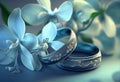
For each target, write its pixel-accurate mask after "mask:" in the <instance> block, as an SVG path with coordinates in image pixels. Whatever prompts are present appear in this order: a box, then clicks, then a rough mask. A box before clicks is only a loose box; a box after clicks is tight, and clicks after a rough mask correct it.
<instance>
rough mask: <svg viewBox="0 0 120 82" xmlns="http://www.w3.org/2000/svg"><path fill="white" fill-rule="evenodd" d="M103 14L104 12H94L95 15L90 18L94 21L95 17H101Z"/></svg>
mask: <svg viewBox="0 0 120 82" xmlns="http://www.w3.org/2000/svg"><path fill="white" fill-rule="evenodd" d="M103 12H104V10H100V11H98V12H94V13H92V14H91V17H90V18H93V19H94V18H95V17H97V16H99V15H101V14H102V13H103Z"/></svg>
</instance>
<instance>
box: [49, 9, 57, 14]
mask: <svg viewBox="0 0 120 82" xmlns="http://www.w3.org/2000/svg"><path fill="white" fill-rule="evenodd" d="M56 12H58V9H57V8H55V9H54V11H49V12H48V13H49V14H50V15H51V16H53V15H54V14H55V13H56Z"/></svg>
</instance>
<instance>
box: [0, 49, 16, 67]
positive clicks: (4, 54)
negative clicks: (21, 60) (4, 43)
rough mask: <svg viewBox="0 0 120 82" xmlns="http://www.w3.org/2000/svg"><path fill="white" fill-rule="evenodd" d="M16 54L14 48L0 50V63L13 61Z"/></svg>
mask: <svg viewBox="0 0 120 82" xmlns="http://www.w3.org/2000/svg"><path fill="white" fill-rule="evenodd" d="M17 54H18V52H17V50H15V49H11V50H6V51H3V50H0V64H1V65H8V64H10V63H12V62H14V60H15V58H16V55H17Z"/></svg>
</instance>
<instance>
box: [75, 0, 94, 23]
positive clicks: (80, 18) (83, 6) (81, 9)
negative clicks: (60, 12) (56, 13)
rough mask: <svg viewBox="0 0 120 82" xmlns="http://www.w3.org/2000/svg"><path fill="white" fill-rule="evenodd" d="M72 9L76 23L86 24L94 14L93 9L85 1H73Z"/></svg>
mask: <svg viewBox="0 0 120 82" xmlns="http://www.w3.org/2000/svg"><path fill="white" fill-rule="evenodd" d="M73 7H74V13H75V15H74V17H75V19H76V20H77V22H78V23H83V22H86V21H87V20H88V19H89V18H90V16H91V14H92V13H93V12H95V10H94V8H93V7H92V6H91V5H90V4H89V3H88V2H86V1H85V0H82V1H79V0H74V1H73Z"/></svg>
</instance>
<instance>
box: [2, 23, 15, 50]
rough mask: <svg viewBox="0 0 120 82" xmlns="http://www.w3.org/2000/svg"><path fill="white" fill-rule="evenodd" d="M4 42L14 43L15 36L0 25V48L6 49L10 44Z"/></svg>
mask: <svg viewBox="0 0 120 82" xmlns="http://www.w3.org/2000/svg"><path fill="white" fill-rule="evenodd" d="M6 40H11V41H16V37H15V35H14V34H13V33H12V32H11V31H10V30H9V29H8V27H7V26H5V25H0V48H1V49H4V48H8V47H9V46H10V44H8V43H6Z"/></svg>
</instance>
